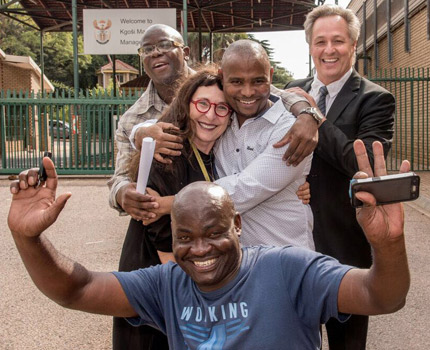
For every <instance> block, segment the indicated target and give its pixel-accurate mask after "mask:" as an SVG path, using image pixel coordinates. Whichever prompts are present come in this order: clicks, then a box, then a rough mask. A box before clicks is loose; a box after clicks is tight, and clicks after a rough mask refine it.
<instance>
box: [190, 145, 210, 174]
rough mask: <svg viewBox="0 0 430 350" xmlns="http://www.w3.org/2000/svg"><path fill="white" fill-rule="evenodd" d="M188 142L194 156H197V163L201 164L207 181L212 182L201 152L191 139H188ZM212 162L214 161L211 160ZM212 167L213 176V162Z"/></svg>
mask: <svg viewBox="0 0 430 350" xmlns="http://www.w3.org/2000/svg"><path fill="white" fill-rule="evenodd" d="M188 142H189V143H190V145H191V148H192V149H193V152H194V155H195V157H196V159H197V162H198V163H199V166H200V170H201V171H202V173H203V176H204V178H205V180H206V181H209V182H211V179H210V177H209V174H208V171H207V170H206V167H205V163H204V162H203V159H202V157H201V156H200V152H199V151H198V149H197V148H196V146H195V145H194V143H193V141H191V139H190V138H188ZM211 158H212V157H211ZM210 160H212V159H210ZM210 165H211V172H212V175H213V169H212V162H211V164H210Z"/></svg>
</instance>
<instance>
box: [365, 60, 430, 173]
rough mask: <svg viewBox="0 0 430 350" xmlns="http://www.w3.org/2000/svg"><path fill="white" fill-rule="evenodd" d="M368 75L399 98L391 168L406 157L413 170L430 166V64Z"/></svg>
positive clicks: (422, 169) (389, 164) (390, 161)
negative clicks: (428, 65)
mask: <svg viewBox="0 0 430 350" xmlns="http://www.w3.org/2000/svg"><path fill="white" fill-rule="evenodd" d="M368 79H369V80H371V81H373V82H375V83H376V84H379V85H381V86H383V87H384V88H386V89H387V90H388V91H390V92H391V93H392V94H393V95H394V96H395V98H396V119H395V129H394V137H393V145H392V148H391V151H390V153H389V155H388V158H387V163H388V164H387V165H388V167H389V170H398V169H399V167H400V164H401V161H402V160H403V159H408V160H409V161H410V162H411V167H412V170H414V171H428V170H430V164H429V155H430V134H429V131H430V130H429V126H430V118H429V117H430V110H429V108H430V100H429V96H430V68H401V69H400V68H398V69H391V70H381V71H378V72H377V73H373V74H372V72H371V73H370V74H369V75H368Z"/></svg>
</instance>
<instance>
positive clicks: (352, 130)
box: [285, 71, 395, 177]
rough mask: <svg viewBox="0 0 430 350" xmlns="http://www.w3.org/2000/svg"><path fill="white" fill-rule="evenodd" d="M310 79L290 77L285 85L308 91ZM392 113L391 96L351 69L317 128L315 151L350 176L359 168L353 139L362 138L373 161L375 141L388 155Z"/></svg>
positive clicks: (392, 101) (392, 124) (392, 121)
mask: <svg viewBox="0 0 430 350" xmlns="http://www.w3.org/2000/svg"><path fill="white" fill-rule="evenodd" d="M311 81H312V78H311V79H309V78H308V79H304V80H299V81H293V82H290V83H288V84H287V85H286V86H285V88H290V87H294V86H299V87H302V88H304V89H305V90H307V91H308V90H309V89H310V83H311ZM394 113H395V99H394V96H393V95H392V94H391V93H390V92H388V91H387V90H385V89H383V88H382V87H380V86H378V85H376V84H374V83H372V82H370V81H368V80H367V79H364V78H362V77H360V76H359V74H358V73H357V72H355V71H354V72H353V73H352V75H351V77H350V79H349V80H348V81H347V82H346V83H345V85H344V87H343V88H342V90H341V91H340V92H339V94H338V96H337V97H336V99H335V101H334V103H333V105H332V106H331V108H330V110H329V112H328V114H327V120H326V121H325V122H324V123H323V124H322V125H321V127H320V128H319V130H318V133H319V141H318V146H317V148H316V149H315V154H317V155H318V156H319V157H321V159H323V160H324V161H326V162H327V163H328V164H330V165H331V166H332V167H334V168H336V169H337V170H338V171H340V172H342V173H343V174H345V175H346V176H348V177H352V176H353V175H354V174H355V173H356V172H357V171H358V165H357V161H356V157H355V154H354V149H353V144H354V141H355V140H356V139H361V140H363V142H364V144H365V145H366V149H367V153H368V155H369V158H370V162H371V164H372V165H373V151H372V143H373V142H374V141H380V142H381V143H382V145H383V147H384V153H385V156H387V154H388V151H389V150H390V148H391V143H392V138H393V133H394Z"/></svg>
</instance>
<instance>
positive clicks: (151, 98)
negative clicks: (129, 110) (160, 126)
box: [139, 80, 167, 113]
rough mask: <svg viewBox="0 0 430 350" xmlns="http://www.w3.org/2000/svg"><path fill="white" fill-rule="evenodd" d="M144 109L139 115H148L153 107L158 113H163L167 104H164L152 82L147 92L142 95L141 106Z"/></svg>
mask: <svg viewBox="0 0 430 350" xmlns="http://www.w3.org/2000/svg"><path fill="white" fill-rule="evenodd" d="M140 105H141V106H142V109H141V110H140V111H139V113H146V112H147V111H148V110H149V109H150V108H151V107H153V108H155V109H156V110H157V111H158V112H160V113H161V112H162V111H163V109H164V107H166V106H167V103H166V102H164V101H163V100H162V99H161V97H160V96H159V95H158V92H157V89H156V88H155V85H154V83H153V82H152V80H151V81H150V82H149V84H148V87H147V88H146V92H145V93H144V94H143V95H142V100H141V104H140Z"/></svg>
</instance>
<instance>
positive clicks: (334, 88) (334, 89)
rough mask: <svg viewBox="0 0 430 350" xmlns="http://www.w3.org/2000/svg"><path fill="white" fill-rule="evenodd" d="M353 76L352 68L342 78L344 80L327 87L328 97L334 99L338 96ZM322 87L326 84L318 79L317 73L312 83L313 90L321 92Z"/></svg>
mask: <svg viewBox="0 0 430 350" xmlns="http://www.w3.org/2000/svg"><path fill="white" fill-rule="evenodd" d="M351 74H352V67H351V68H350V69H349V70H348V71H347V72H346V73H345V74H344V75H343V76H342V78H340V79H339V80H336V81H334V82H332V83H330V84H328V85H326V87H327V91H328V95H329V96H330V98H334V97H336V96H337V94H338V93H339V91H340V90H341V89H342V87H343V85H345V83H346V81H347V80H348V79H349V77H350V76H351ZM321 86H324V84H323V83H322V82H321V81H320V80H319V79H318V73H316V74H315V77H314V81H313V82H312V90H314V91H319V89H320V88H321Z"/></svg>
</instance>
